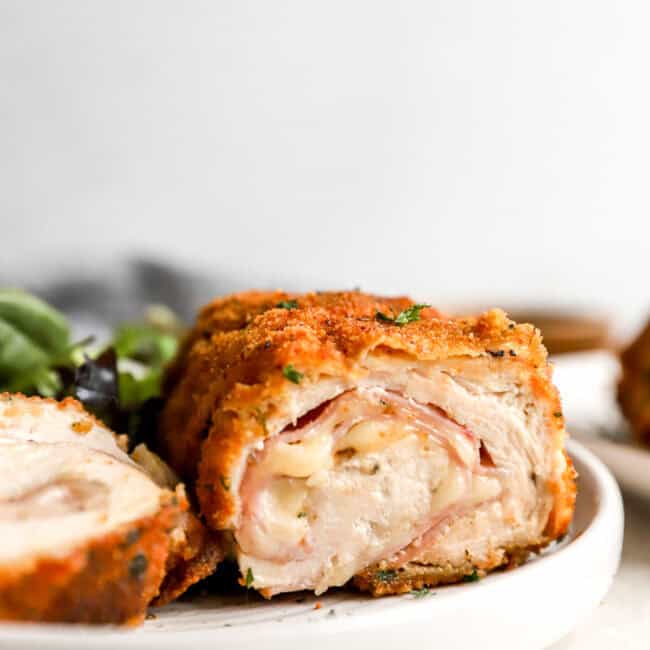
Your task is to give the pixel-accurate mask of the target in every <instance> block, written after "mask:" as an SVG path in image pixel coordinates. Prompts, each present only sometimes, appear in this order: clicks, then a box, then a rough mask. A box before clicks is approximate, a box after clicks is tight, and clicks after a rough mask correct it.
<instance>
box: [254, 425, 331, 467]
mask: <svg viewBox="0 0 650 650" xmlns="http://www.w3.org/2000/svg"><path fill="white" fill-rule="evenodd" d="M263 463H264V467H265V469H266V470H268V471H269V472H270V473H271V474H276V475H280V476H291V477H294V478H307V477H308V476H311V474H313V473H314V472H316V471H318V470H320V469H327V468H328V467H330V465H331V463H332V437H331V436H330V435H329V434H328V433H322V434H318V435H314V436H310V437H308V438H305V439H304V440H301V441H299V442H295V443H293V444H292V443H287V442H283V441H278V442H277V443H276V444H275V445H273V447H271V448H270V449H269V451H268V454H267V455H266V457H265V459H264V461H263Z"/></svg>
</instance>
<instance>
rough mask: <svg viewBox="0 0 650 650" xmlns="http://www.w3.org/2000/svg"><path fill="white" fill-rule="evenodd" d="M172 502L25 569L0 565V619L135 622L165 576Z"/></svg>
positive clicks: (173, 518)
mask: <svg viewBox="0 0 650 650" xmlns="http://www.w3.org/2000/svg"><path fill="white" fill-rule="evenodd" d="M178 513H179V511H178V506H177V505H175V504H174V503H169V504H166V505H163V507H162V508H161V510H160V511H159V512H158V513H157V514H156V515H154V516H151V517H144V518H142V519H139V520H138V521H135V522H131V523H129V524H125V525H124V526H121V527H120V528H119V529H118V530H116V531H112V532H110V533H108V534H107V535H104V536H103V537H101V538H97V539H93V540H90V541H88V543H86V544H84V545H83V546H80V547H78V548H76V549H73V550H71V552H70V553H69V554H68V555H66V556H65V557H62V558H60V559H59V558H43V559H41V560H40V561H38V562H37V563H36V565H35V566H33V567H32V568H31V569H29V570H27V571H20V570H19V569H10V568H6V567H5V568H3V569H0V619H1V620H12V621H38V622H58V623H115V624H129V625H136V624H138V623H140V622H142V620H143V619H144V616H145V613H146V610H147V605H148V604H149V602H150V601H151V600H152V598H154V597H155V596H156V594H157V593H158V588H159V587H160V583H161V581H162V579H163V576H164V574H165V563H166V561H167V554H168V551H169V533H170V531H171V529H172V528H173V527H174V526H175V525H176V520H177V518H178Z"/></svg>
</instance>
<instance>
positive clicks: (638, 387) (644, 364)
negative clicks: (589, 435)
mask: <svg viewBox="0 0 650 650" xmlns="http://www.w3.org/2000/svg"><path fill="white" fill-rule="evenodd" d="M621 366H622V369H623V372H622V375H621V379H620V381H619V384H618V402H619V404H620V405H621V410H622V411H623V414H624V415H625V417H626V418H627V420H628V422H629V423H630V427H631V429H632V431H633V432H634V434H635V436H636V437H637V439H638V440H639V442H641V443H643V444H645V445H650V321H649V322H648V323H647V324H646V326H645V328H644V329H643V331H642V332H641V333H640V334H639V336H638V337H637V338H636V339H635V340H634V341H633V342H632V343H631V344H630V345H629V346H628V347H627V348H626V349H625V350H624V351H623V353H622V354H621Z"/></svg>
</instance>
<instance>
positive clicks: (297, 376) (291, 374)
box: [282, 363, 305, 384]
mask: <svg viewBox="0 0 650 650" xmlns="http://www.w3.org/2000/svg"><path fill="white" fill-rule="evenodd" d="M282 374H283V375H284V376H285V377H286V378H287V379H288V380H289V381H292V382H293V383H294V384H299V383H300V382H301V381H302V378H303V377H304V376H305V375H303V374H302V372H298V371H297V370H296V369H295V368H294V367H293V365H292V364H290V363H288V364H287V365H286V366H285V367H284V368H282Z"/></svg>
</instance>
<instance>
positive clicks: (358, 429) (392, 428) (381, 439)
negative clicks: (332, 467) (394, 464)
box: [336, 420, 412, 454]
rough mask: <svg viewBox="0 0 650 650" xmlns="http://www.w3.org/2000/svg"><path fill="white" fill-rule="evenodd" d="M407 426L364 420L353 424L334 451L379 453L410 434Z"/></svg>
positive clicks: (384, 421)
mask: <svg viewBox="0 0 650 650" xmlns="http://www.w3.org/2000/svg"><path fill="white" fill-rule="evenodd" d="M409 428H412V427H408V426H403V425H401V424H400V423H396V422H390V421H389V422H387V421H386V420H365V421H362V422H359V424H355V425H354V426H353V427H351V428H350V430H349V431H348V432H347V433H346V434H345V435H344V436H343V437H341V438H340V439H339V440H338V442H337V443H336V451H343V450H344V449H354V450H355V451H356V452H357V453H360V454H367V453H370V452H373V451H380V450H381V449H384V448H385V447H388V446H389V445H392V444H393V443H395V442H397V441H398V440H401V439H402V438H403V437H404V436H406V435H408V434H409V433H411V432H410V431H409Z"/></svg>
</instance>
